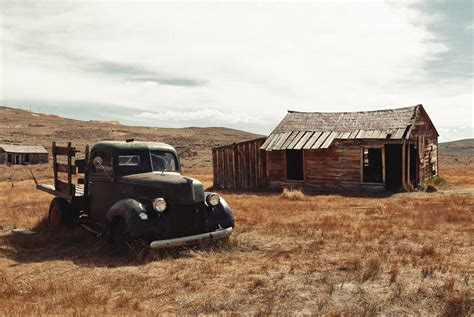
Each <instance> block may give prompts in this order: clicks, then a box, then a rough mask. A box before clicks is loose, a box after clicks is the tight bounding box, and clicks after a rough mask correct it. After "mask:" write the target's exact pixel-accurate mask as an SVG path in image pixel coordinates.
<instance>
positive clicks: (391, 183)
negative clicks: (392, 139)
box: [385, 144, 402, 189]
mask: <svg viewBox="0 0 474 317" xmlns="http://www.w3.org/2000/svg"><path fill="white" fill-rule="evenodd" d="M385 186H386V187H387V189H397V188H400V187H401V186H402V145H401V144H385Z"/></svg>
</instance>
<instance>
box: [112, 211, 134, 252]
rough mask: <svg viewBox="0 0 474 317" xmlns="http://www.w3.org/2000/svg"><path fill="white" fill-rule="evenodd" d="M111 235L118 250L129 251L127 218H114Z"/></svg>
mask: <svg viewBox="0 0 474 317" xmlns="http://www.w3.org/2000/svg"><path fill="white" fill-rule="evenodd" d="M110 237H111V240H112V243H113V244H114V246H115V247H116V249H117V251H118V252H120V253H126V252H127V251H128V249H129V248H130V238H129V232H128V226H127V222H126V221H125V219H123V218H122V217H117V218H115V219H114V221H113V222H112V230H111V234H110Z"/></svg>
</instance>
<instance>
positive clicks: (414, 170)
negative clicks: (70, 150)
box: [409, 144, 418, 187]
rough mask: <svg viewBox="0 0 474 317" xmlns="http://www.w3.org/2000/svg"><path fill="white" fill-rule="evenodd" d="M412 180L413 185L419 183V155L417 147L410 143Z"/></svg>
mask: <svg viewBox="0 0 474 317" xmlns="http://www.w3.org/2000/svg"><path fill="white" fill-rule="evenodd" d="M409 147H410V182H411V184H412V185H413V187H416V185H417V183H418V182H417V175H418V171H417V166H418V155H416V152H415V151H416V149H415V145H414V144H410V145H409Z"/></svg>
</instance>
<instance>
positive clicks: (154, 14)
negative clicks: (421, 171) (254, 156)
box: [0, 0, 474, 141]
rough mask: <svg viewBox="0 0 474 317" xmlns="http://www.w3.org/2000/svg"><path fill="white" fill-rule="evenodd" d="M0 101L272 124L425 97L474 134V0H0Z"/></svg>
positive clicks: (126, 119) (132, 119)
mask: <svg viewBox="0 0 474 317" xmlns="http://www.w3.org/2000/svg"><path fill="white" fill-rule="evenodd" d="M0 6H1V16H0V18H1V29H0V36H1V51H0V54H1V64H0V66H1V79H0V80H1V82H0V99H1V103H2V104H6V105H10V106H16V107H22V108H27V109H29V108H30V107H31V108H32V110H33V111H38V110H39V111H41V112H55V113H58V114H61V115H66V116H69V117H74V118H79V119H101V120H103V119H111V120H120V121H121V122H123V123H126V124H142V125H154V126H164V127H184V126H225V127H233V128H238V129H243V130H248V131H253V132H259V133H268V132H270V131H271V129H272V128H273V127H274V126H276V124H277V123H278V122H279V121H280V120H281V119H282V118H283V116H284V115H285V113H286V110H288V109H291V110H301V111H356V110H372V109H384V108H391V107H400V106H411V105H416V104H420V103H421V104H423V105H424V106H425V108H426V109H427V111H428V114H429V115H430V116H431V118H432V120H433V121H434V123H435V125H436V126H437V128H438V131H439V133H440V134H441V141H447V140H452V139H459V138H467V137H473V121H474V120H473V63H474V57H473V56H474V52H473V32H474V23H473V7H472V1H470V0H468V1H456V0H450V1H440V2H435V1H426V2H423V1H404V2H384V1H364V2H362V1H353V2H349V1H345V2H341V1H327V2H321V1H317V2H312V3H293V2H292V3H271V2H262V3H238V2H225V1H221V2H216V3H177V2H172V3H165V2H162V3H156V2H155V3H151V2H140V3H133V2H123V1H122V2H112V1H107V2H105V1H104V2H101V3H97V2H94V3H84V2H82V3H79V2H64V1H61V2H41V1H16V4H14V3H13V2H12V3H9V2H5V1H1V2H0Z"/></svg>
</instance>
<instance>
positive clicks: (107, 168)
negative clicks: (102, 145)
mask: <svg viewBox="0 0 474 317" xmlns="http://www.w3.org/2000/svg"><path fill="white" fill-rule="evenodd" d="M98 156H99V157H101V158H102V166H103V167H104V168H101V167H96V166H94V164H92V171H93V172H94V173H96V174H105V173H107V174H110V173H112V172H113V168H112V154H111V153H109V152H106V151H96V152H94V157H93V158H92V160H94V158H96V157H98Z"/></svg>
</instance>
